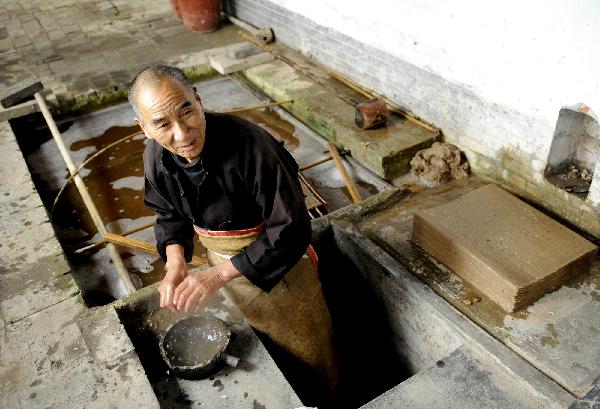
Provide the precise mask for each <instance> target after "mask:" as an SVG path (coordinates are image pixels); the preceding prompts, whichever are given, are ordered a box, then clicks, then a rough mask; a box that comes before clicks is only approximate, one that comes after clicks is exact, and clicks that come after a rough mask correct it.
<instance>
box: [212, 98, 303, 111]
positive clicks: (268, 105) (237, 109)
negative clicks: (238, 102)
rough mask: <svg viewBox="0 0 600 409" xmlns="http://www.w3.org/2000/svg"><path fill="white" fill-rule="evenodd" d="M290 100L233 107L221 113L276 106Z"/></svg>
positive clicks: (291, 100)
mask: <svg viewBox="0 0 600 409" xmlns="http://www.w3.org/2000/svg"><path fill="white" fill-rule="evenodd" d="M290 102H294V100H293V99H288V100H287V101H277V102H269V103H268V104H260V105H254V106H249V107H241V108H233V109H230V110H227V111H223V113H224V114H237V113H238V112H245V111H254V110H255V109H261V108H269V107H272V106H276V105H283V104H289V103H290Z"/></svg>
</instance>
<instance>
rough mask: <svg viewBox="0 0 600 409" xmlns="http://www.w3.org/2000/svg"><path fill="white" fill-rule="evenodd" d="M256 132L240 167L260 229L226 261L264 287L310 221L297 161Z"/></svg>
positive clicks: (296, 254) (282, 270) (291, 260)
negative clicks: (262, 226) (258, 214)
mask: <svg viewBox="0 0 600 409" xmlns="http://www.w3.org/2000/svg"><path fill="white" fill-rule="evenodd" d="M256 132H257V136H256V137H255V138H251V140H252V142H253V143H251V144H249V145H251V146H249V148H248V149H247V152H246V155H244V164H243V165H242V166H241V168H242V172H243V175H242V177H243V178H244V180H245V183H246V186H247V189H248V190H249V192H250V193H251V194H252V195H253V196H254V198H255V200H256V203H257V205H258V206H259V207H260V209H261V212H262V218H263V220H264V222H265V223H266V229H265V230H264V231H263V232H262V233H261V234H260V235H259V236H258V238H257V239H256V241H254V242H253V243H252V244H251V245H250V246H248V248H247V249H246V250H244V251H242V252H241V253H239V254H237V255H236V256H234V257H232V258H231V262H232V263H233V265H234V266H235V267H236V268H237V269H238V270H239V271H240V272H241V273H242V274H243V275H244V276H245V277H246V278H248V280H250V281H251V282H252V283H253V284H254V285H256V286H258V287H259V288H261V289H262V290H264V291H270V290H271V289H272V288H273V287H274V286H275V285H276V284H277V283H278V282H279V280H280V279H281V278H282V277H283V276H284V275H285V274H286V273H287V272H288V271H289V270H290V269H291V268H292V267H293V266H294V265H295V264H296V263H297V262H298V260H299V259H300V258H301V257H302V255H303V254H304V253H305V251H306V248H307V247H308V245H309V243H310V237H311V225H310V218H309V216H308V212H307V210H306V204H305V202H304V194H303V193H302V188H301V186H300V181H299V180H298V165H297V164H296V162H295V160H294V159H293V158H292V156H291V155H290V154H289V152H287V150H286V149H285V148H284V147H283V146H281V144H280V143H279V142H277V141H276V140H275V139H274V138H273V137H272V136H271V135H270V134H269V133H268V132H267V131H265V130H263V129H262V128H258V127H257V131H256Z"/></svg>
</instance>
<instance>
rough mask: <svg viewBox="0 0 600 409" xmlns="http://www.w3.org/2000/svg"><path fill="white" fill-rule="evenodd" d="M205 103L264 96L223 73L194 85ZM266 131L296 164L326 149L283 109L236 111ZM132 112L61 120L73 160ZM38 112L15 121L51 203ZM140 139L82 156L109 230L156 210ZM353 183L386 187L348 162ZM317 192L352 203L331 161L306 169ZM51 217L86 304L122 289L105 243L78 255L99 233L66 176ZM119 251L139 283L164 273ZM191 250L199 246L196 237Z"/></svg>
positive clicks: (55, 173)
mask: <svg viewBox="0 0 600 409" xmlns="http://www.w3.org/2000/svg"><path fill="white" fill-rule="evenodd" d="M197 88H198V89H199V93H200V94H201V96H202V98H203V101H204V104H205V106H206V109H207V110H209V111H218V112H221V111H224V110H227V109H232V108H236V107H245V106H254V105H257V104H260V103H263V102H264V101H263V100H261V99H260V98H259V97H260V95H258V96H257V95H256V94H254V93H253V91H252V90H251V89H249V88H247V87H246V86H245V85H244V84H239V83H236V82H234V81H233V80H231V79H229V78H220V79H217V80H213V81H208V82H204V83H199V84H197ZM240 115H241V116H244V117H246V118H248V119H249V120H251V121H254V122H256V123H258V124H260V125H262V126H264V127H266V128H267V129H268V130H270V131H271V133H272V134H273V135H274V136H275V137H276V138H277V139H279V140H280V141H282V143H283V144H284V146H285V147H286V148H287V149H288V150H289V151H290V152H291V153H292V155H293V156H294V157H295V159H296V160H297V162H298V163H299V164H300V166H304V165H306V164H310V163H314V162H315V161H317V160H319V159H321V158H323V157H325V156H327V152H326V149H325V148H324V147H323V146H322V144H321V142H320V141H319V137H318V136H316V135H315V134H314V133H313V132H312V131H311V130H309V129H308V128H306V127H305V126H304V125H302V124H301V123H299V122H298V121H296V120H295V119H293V118H292V117H290V116H289V115H287V114H285V113H284V112H283V111H282V110H280V109H277V110H273V109H267V110H264V111H250V112H244V113H241V114H240ZM133 117H134V114H133V111H132V110H131V108H130V107H129V105H128V104H127V103H123V104H119V105H116V106H113V107H109V108H106V109H102V110H100V111H97V112H94V113H92V114H88V115H85V116H82V117H79V118H76V119H74V120H70V121H63V122H62V123H60V127H61V132H62V134H63V138H64V140H65V143H66V145H67V146H68V147H69V149H70V154H71V157H72V158H73V161H74V162H75V164H77V165H78V164H80V163H82V162H83V161H84V160H86V159H88V158H89V157H91V156H92V155H93V154H94V153H96V152H97V151H98V150H99V149H102V148H104V147H106V146H107V145H108V144H110V143H113V142H115V141H118V140H119V139H121V138H123V137H125V136H127V135H131V134H132V133H135V132H137V131H138V128H137V126H135V123H134V122H133ZM42 124H44V122H43V120H42V119H41V116H38V115H32V116H29V117H25V118H22V119H19V120H14V121H12V122H11V125H12V127H13V129H14V131H15V134H16V135H17V138H18V140H19V143H20V145H21V148H22V150H23V153H24V155H25V156H26V160H27V163H28V166H29V168H30V171H31V173H32V176H33V179H34V182H35V183H36V186H37V188H38V191H39V192H40V195H41V196H42V200H43V202H44V204H45V206H46V208H47V209H51V207H52V203H53V201H54V199H55V196H56V194H57V193H58V191H59V189H60V188H61V187H62V186H63V185H64V183H65V181H66V179H67V177H68V171H67V169H66V166H65V164H64V163H63V161H62V159H61V158H60V156H59V154H58V148H57V147H56V144H55V142H54V141H53V140H52V139H51V137H50V134H49V132H48V130H47V129H46V127H45V126H43V125H42ZM145 143H146V140H145V137H144V136H143V135H142V134H140V135H136V136H134V137H132V138H131V139H128V140H126V141H124V142H122V143H119V144H117V145H116V146H114V147H112V148H111V149H109V150H108V151H106V152H104V153H103V154H102V155H100V156H98V157H97V158H95V159H94V160H92V161H91V162H90V163H88V164H87V165H86V166H85V167H84V168H83V170H82V171H81V176H82V177H83V179H84V181H85V183H86V186H87V187H88V189H89V191H90V194H91V196H92V198H93V200H94V202H95V204H96V206H97V207H98V209H99V212H100V214H101V215H102V219H103V221H104V223H105V225H106V226H107V229H108V230H109V231H110V232H115V233H122V232H124V231H127V230H129V229H132V228H136V227H138V226H142V225H145V224H148V223H151V222H153V220H154V214H153V212H152V211H151V210H149V209H147V208H146V207H145V206H144V204H143V191H142V189H143V164H142V152H143V150H144V146H145ZM351 171H352V173H354V175H355V177H356V179H357V182H358V185H359V190H360V192H361V194H362V196H363V197H364V198H366V197H368V196H370V195H371V194H373V193H376V192H378V191H381V190H382V189H385V188H386V184H385V182H383V181H382V180H381V179H378V178H377V177H376V176H373V175H372V174H370V172H368V171H367V170H365V169H363V168H360V167H359V166H352V169H351ZM304 175H305V176H306V178H307V179H309V180H310V181H311V182H312V183H313V185H314V186H315V188H316V189H317V191H318V192H319V193H320V194H321V195H322V196H323V197H324V199H325V200H326V201H327V202H328V205H327V207H328V209H327V210H328V211H332V210H335V209H337V208H339V207H342V206H345V205H347V204H349V203H351V200H350V198H349V194H348V191H347V188H346V187H345V186H344V183H343V180H342V179H341V177H340V176H339V172H338V171H337V169H336V168H335V165H334V163H333V161H329V162H326V163H323V164H321V165H319V166H315V167H313V168H311V169H309V170H306V171H305V172H304ZM52 222H53V225H54V228H55V230H56V233H57V236H58V238H59V241H60V242H61V244H62V246H63V249H64V251H65V254H66V255H67V258H68V260H69V263H70V265H71V268H72V274H73V276H74V278H75V280H76V282H77V284H78V286H79V287H80V289H81V290H82V294H83V296H84V299H85V300H86V302H87V303H88V305H102V304H106V303H108V302H111V301H114V300H115V299H118V298H120V297H122V296H124V295H125V290H124V288H123V286H122V284H121V283H120V281H119V280H118V278H117V275H116V273H115V271H114V268H113V267H112V265H111V260H110V258H109V257H108V255H107V251H106V250H105V249H104V248H103V246H98V247H95V248H91V249H89V250H87V251H84V252H82V253H80V254H77V253H76V250H78V249H81V248H82V247H86V246H87V245H90V244H92V243H94V242H97V241H99V240H100V239H101V237H100V235H99V234H97V232H96V229H95V227H94V225H93V223H92V221H91V219H90V218H89V215H88V213H87V211H86V209H85V207H84V205H83V203H82V201H81V200H80V197H79V193H78V192H77V190H76V188H75V187H74V185H73V184H72V183H71V184H69V185H68V186H67V188H66V189H65V191H64V192H63V194H62V196H61V198H60V200H59V201H58V203H57V205H56V208H55V209H54V212H53V214H52ZM129 237H131V238H133V239H137V240H143V241H146V242H154V235H153V229H152V228H147V229H145V230H142V231H139V232H136V233H134V234H132V235H130V236H129ZM120 250H121V252H120V254H121V257H122V258H123V259H124V263H125V265H126V267H127V268H128V270H129V272H130V274H131V275H132V278H133V279H134V282H135V283H136V285H137V286H138V288H139V287H142V286H147V285H150V284H152V283H154V282H157V281H159V280H160V279H162V276H163V274H164V268H163V263H162V260H160V258H159V257H158V256H153V255H148V254H144V253H141V252H138V251H135V250H129V249H125V248H121V249H120ZM195 254H196V255H199V256H202V255H203V249H202V247H201V246H200V245H199V243H196V249H195Z"/></svg>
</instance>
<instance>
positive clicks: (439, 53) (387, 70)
mask: <svg viewBox="0 0 600 409" xmlns="http://www.w3.org/2000/svg"><path fill="white" fill-rule="evenodd" d="M379 3H382V4H383V3H385V2H384V1H380V0H375V1H374V2H372V3H370V4H366V3H364V4H363V6H364V7H363V8H364V11H365V13H367V12H370V11H372V10H370V9H371V8H374V7H377V6H378V5H379ZM434 3H436V2H435V1H434ZM438 3H439V4H438ZM462 3H464V2H459V3H458V4H459V5H460V4H462ZM385 4H388V3H385ZM436 4H437V5H436ZM436 4H433V5H429V6H427V5H424V2H422V1H421V2H420V1H418V0H413V1H409V2H407V3H406V4H404V3H403V7H398V10H391V11H388V12H386V11H385V10H384V9H381V10H379V14H378V16H380V17H381V20H382V22H381V24H375V25H374V26H373V27H365V25H364V24H363V23H362V22H361V21H360V19H361V15H360V12H358V11H357V8H356V7H357V2H355V1H350V2H349V3H344V6H341V5H339V3H334V2H319V3H318V4H315V3H311V2H307V3H294V2H290V1H288V0H271V1H269V0H230V1H229V2H228V3H227V5H226V6H225V8H226V10H227V11H228V12H230V13H231V14H233V15H236V16H237V17H238V18H240V19H242V20H245V21H247V22H249V23H251V24H253V25H255V26H258V27H271V28H273V30H274V32H275V36H276V38H277V39H278V40H279V41H281V42H283V43H284V44H286V45H288V46H290V47H292V48H294V49H296V50H298V51H300V52H302V53H303V54H304V55H306V56H308V57H310V58H312V59H314V60H316V61H318V62H320V63H322V64H324V65H327V66H329V67H331V68H333V69H335V70H337V71H339V72H341V73H343V74H345V75H347V76H348V77H350V78H352V79H354V80H356V81H357V82H360V83H361V84H363V85H365V86H366V87H367V88H370V89H373V90H375V91H376V92H378V93H381V94H384V95H386V96H387V97H388V98H390V99H391V100H393V101H395V102H396V103H398V104H399V105H401V106H404V107H406V108H408V109H410V110H411V111H412V112H414V113H415V114H417V115H418V116H420V117H422V118H423V119H424V120H426V121H427V122H430V123H433V124H435V125H436V126H437V127H439V128H441V129H442V131H443V133H444V135H445V139H446V140H447V141H448V142H451V143H454V144H456V145H457V146H459V147H460V148H461V149H463V150H464V151H465V152H466V154H467V157H468V158H469V160H470V161H471V163H472V165H473V167H474V169H475V170H476V171H479V172H481V173H483V174H486V175H488V176H490V177H492V178H494V179H496V180H498V181H500V182H502V183H505V184H510V185H511V186H513V187H514V186H521V187H522V188H520V189H514V190H519V193H521V194H524V195H526V196H529V197H530V198H532V199H533V200H535V201H538V202H540V203H542V204H543V205H545V206H547V207H549V208H551V209H552V210H553V211H555V212H557V213H558V214H561V215H563V216H564V217H566V218H568V219H572V218H571V217H570V216H568V215H570V214H581V212H582V210H581V208H582V207H584V208H585V209H586V210H584V212H585V213H586V214H588V216H589V217H590V218H591V217H593V216H594V215H595V214H596V213H595V212H596V210H595V209H594V206H597V205H598V203H584V202H583V201H581V200H579V201H578V200H574V199H572V198H569V197H567V196H564V195H562V192H556V193H552V192H553V191H554V190H553V189H554V188H553V187H552V186H546V184H547V181H546V180H545V178H544V174H543V173H544V169H545V167H546V163H547V160H548V156H549V153H550V148H551V145H552V140H553V136H554V134H555V128H556V121H557V118H558V115H559V111H560V109H561V108H562V107H563V105H569V104H575V103H577V102H586V103H588V104H589V105H591V106H592V108H594V105H598V107H597V108H596V109H600V86H598V87H597V88H596V89H591V88H589V87H590V86H594V84H598V80H599V79H600V76H597V75H596V76H592V75H591V72H589V71H591V69H592V68H593V67H595V66H596V65H597V66H598V67H599V69H600V60H599V59H597V58H595V57H593V56H592V55H591V54H589V55H588V54H586V53H584V52H583V51H581V50H580V51H581V52H580V53H579V54H577V51H575V53H576V54H575V55H578V56H580V57H581V61H579V65H577V64H576V61H575V60H573V61H571V60H569V62H568V64H567V65H566V66H561V65H560V62H561V61H562V60H563V59H564V58H563V57H564V56H567V55H569V53H571V54H572V52H571V51H569V50H570V49H571V48H570V47H569V46H568V44H566V43H565V41H567V40H564V41H563V40H561V39H560V37H557V36H558V34H556V33H554V31H556V30H557V29H561V30H562V29H563V28H565V27H566V28H568V27H571V26H572V27H575V28H574V30H575V29H577V30H579V28H577V27H576V26H577V25H581V26H583V25H584V24H583V22H580V21H567V19H566V17H565V16H566V15H567V14H568V13H569V10H563V11H564V13H562V12H561V10H560V9H559V8H560V7H563V6H559V5H554V7H555V8H557V10H553V9H552V7H550V8H549V11H546V12H545V14H543V16H545V17H546V18H547V19H548V22H550V20H552V21H551V22H552V27H554V28H553V29H552V30H554V31H552V30H550V29H548V30H549V31H548V32H547V33H546V34H547V35H546V37H547V38H544V35H542V34H539V35H534V34H532V35H531V37H532V38H530V37H527V38H525V37H523V38H519V36H522V35H523V33H522V32H518V31H517V30H512V28H511V26H510V21H509V22H506V21H504V20H506V19H504V18H503V17H498V20H503V21H502V22H499V23H498V22H497V24H496V26H495V27H491V28H490V29H489V30H492V29H496V30H498V31H499V32H498V33H495V34H489V33H486V32H484V31H479V33H480V34H481V35H482V36H483V35H487V36H488V37H490V36H491V37H493V38H494V36H495V37H497V38H500V39H502V38H503V36H504V35H505V34H506V35H507V36H508V35H509V34H510V33H511V32H512V31H515V33H514V36H516V38H513V39H511V40H510V41H512V43H510V44H512V45H513V46H514V45H515V44H519V41H521V40H522V42H523V43H524V44H525V45H524V46H523V49H515V50H512V51H511V50H506V49H504V50H502V49H496V48H498V47H501V46H502V47H503V46H504V43H502V42H501V41H500V40H499V43H498V44H485V42H482V41H480V42H479V43H478V44H475V43H476V37H477V32H475V31H474V32H473V33H472V34H473V36H475V40H473V43H474V45H473V48H472V50H471V49H470V48H469V46H470V44H466V45H465V50H461V52H462V54H461V53H458V54H457V55H456V56H450V57H448V55H445V53H446V50H445V49H444V48H442V47H441V46H440V48H435V45H436V44H435V41H442V40H444V41H445V42H446V43H451V42H452V38H454V36H456V34H457V33H453V32H447V33H445V32H442V33H441V34H440V33H439V31H440V30H441V31H443V29H440V28H436V27H435V26H434V24H435V23H436V21H437V22H439V21H442V22H443V21H445V20H443V19H446V18H447V16H440V15H436V14H435V13H438V14H440V12H439V11H438V10H437V9H436V10H433V9H435V8H436V7H438V8H442V9H443V8H444V7H446V6H444V5H443V2H437V3H436ZM353 7H354V8H353ZM404 7H406V8H407V9H409V8H410V7H413V8H412V9H410V10H409V11H410V12H414V14H415V18H416V19H420V20H419V22H421V21H422V24H423V25H424V26H427V25H429V26H428V27H425V28H424V29H423V31H422V32H421V34H422V35H424V36H425V38H426V39H427V33H428V32H429V31H428V30H436V29H437V30H438V33H437V34H436V35H437V37H435V36H432V37H431V38H428V40H429V41H430V43H429V44H428V48H426V47H423V48H424V51H419V50H417V48H418V47H419V44H418V41H419V38H417V37H415V38H414V44H415V50H413V51H411V50H408V49H407V46H406V43H407V41H408V40H410V41H409V42H412V41H413V39H412V37H410V33H403V31H402V30H403V27H402V25H403V24H406V23H407V21H408V20H407V18H406V16H403V17H404V19H403V20H402V19H400V16H401V14H396V15H392V14H393V13H404V14H406V13H407V12H408V11H406V10H405V9H404ZM427 7H429V8H428V9H427ZM447 7H450V6H447ZM452 7H454V6H452ZM452 7H450V8H452ZM459 7H460V6H457V8H459ZM462 7H463V8H465V7H467V8H468V7H471V6H468V5H467V6H465V4H462ZM486 7H488V6H486ZM527 7H529V6H527ZM532 7H533V6H532ZM564 7H566V6H564ZM582 7H584V6H582ZM585 7H587V8H589V11H588V12H587V13H588V14H589V16H590V17H588V19H589V18H592V16H594V15H598V16H600V6H599V7H596V6H594V5H590V4H587V6H585ZM336 8H337V9H336ZM482 8H484V7H483V6H482ZM334 9H335V10H334ZM577 10H578V11H576V12H574V13H575V14H576V15H577V16H581V15H584V16H585V10H584V9H577ZM582 10H583V11H582ZM446 11H447V10H442V13H444V12H446ZM459 11H460V10H459ZM459 11H458V12H459ZM534 11H535V10H534ZM451 12H452V11H450V12H449V13H451ZM480 12H481V8H480ZM554 12H558V14H559V15H560V16H559V17H557V16H555V15H553V14H552V13H554ZM319 13H320V14H319ZM492 13H493V11H492ZM339 14H343V15H342V16H339ZM371 14H373V13H371ZM554 14H556V13H554ZM375 15H377V14H375ZM390 15H391V17H390ZM307 16H310V18H309V17H307ZM396 16H398V24H397V25H398V26H399V27H400V28H398V27H396V26H395V25H394V24H393V21H394V18H395V17H396ZM430 17H431V21H428V18H430ZM486 17H488V18H489V19H490V20H493V16H486ZM563 17H565V18H563ZM328 18H330V20H331V21H328ZM365 18H367V17H365ZM473 18H474V19H475V20H477V16H476V15H475V16H473ZM514 18H515V21H519V22H520V23H521V24H522V27H521V29H522V30H527V27H528V26H527V24H529V23H528V21H527V20H526V19H525V20H523V18H524V16H519V15H515V16H514ZM560 18H562V19H563V20H556V19H560ZM463 21H466V22H470V20H469V19H466V20H463ZM493 23H494V22H493V21H491V23H490V24H492V25H493ZM541 23H542V24H541V26H548V27H550V25H549V24H546V22H544V21H542V22H541ZM563 23H564V24H563ZM353 24H354V25H355V27H356V29H355V30H352V25H353ZM469 24H470V23H469ZM477 24H483V26H482V27H486V24H487V22H486V21H484V22H483V23H481V22H478V23H477ZM502 24H503V25H502ZM532 24H533V23H532ZM562 26H564V27H562ZM588 26H589V24H588ZM592 26H593V25H592ZM592 26H590V27H592ZM414 27H415V26H414V25H413V29H414ZM593 27H596V26H593ZM480 28H481V27H480ZM531 28H532V29H534V28H535V27H534V26H531ZM419 29H420V28H419ZM457 29H460V27H459V28H457ZM489 30H488V31H489ZM503 30H505V31H503ZM511 30H512V31H511ZM590 30H591V32H592V34H593V35H592V36H588V37H589V38H588V37H586V38H584V39H582V40H581V41H583V42H584V43H589V42H590V41H593V38H595V37H598V39H599V40H600V30H598V29H596V28H591V29H590ZM377 31H378V32H379V34H381V37H382V38H381V40H380V39H379V38H377V37H376V36H374V35H373V33H374V32H377ZM463 31H465V30H463ZM530 31H531V30H530ZM534 31H535V30H534ZM551 31H552V32H551ZM563 31H564V30H563ZM349 33H350V34H349ZM423 33H424V34H423ZM404 34H406V35H404ZM463 34H464V33H463ZM467 34H468V33H467ZM386 36H387V37H390V36H391V37H394V38H392V39H390V38H383V37H386ZM444 36H446V37H447V38H448V39H444ZM594 36H595V37H594ZM536 37H537V38H536ZM557 38H558V39H557ZM407 39H408V40H407ZM440 39H442V40H440ZM395 40H397V41H398V47H397V49H396V48H394V41H395ZM459 40H462V41H463V42H468V41H469V39H468V35H467V36H465V35H462V36H459V39H458V40H456V41H459ZM432 42H433V43H432ZM507 44H508V43H507ZM553 45H554V46H555V48H556V47H564V48H565V50H564V54H563V57H561V53H562V50H556V49H551V47H552V46H553ZM477 47H479V48H477ZM536 47H537V48H538V49H536ZM449 49H452V50H453V51H454V52H456V50H457V48H456V47H455V48H452V47H450V48H449ZM488 49H491V50H488ZM407 50H408V51H407ZM482 50H484V51H485V53H487V54H485V53H483V51H482ZM419 52H421V53H422V54H424V55H419ZM502 53H504V54H503V55H502ZM446 54H447V53H446ZM499 54H501V55H499ZM490 55H492V56H495V58H497V60H495V61H492V62H486V61H483V62H482V61H480V60H481V59H485V58H486V56H488V57H489V56H490ZM453 58H455V59H453ZM561 58H562V59H561ZM469 59H471V60H469ZM465 60H466V61H465ZM504 60H507V61H506V65H504V66H501V67H497V68H496V70H497V71H498V72H496V73H493V74H494V75H495V77H494V76H491V74H490V73H489V72H487V71H486V69H485V67H489V66H491V65H494V64H501V63H502V62H503V61H504ZM521 61H522V64H523V67H522V68H523V71H525V72H524V73H523V75H526V77H524V78H523V75H521V76H519V75H520V72H519V69H518V67H516V68H515V67H514V65H515V64H519V63H520V62H521ZM546 62H548V64H547V66H542V64H544V63H546ZM470 63H472V64H473V65H478V66H479V68H478V70H475V69H473V70H472V71H473V73H474V74H473V75H469V74H470V73H471V71H470V70H469V68H468V67H469V64H470ZM486 64H487V66H486ZM552 64H554V65H556V66H553V65H552ZM573 64H575V65H573ZM453 65H456V66H457V67H459V68H455V67H454V66H453ZM482 67H483V68H482ZM573 67H579V68H578V70H579V73H580V74H581V77H578V78H575V76H569V77H567V76H565V74H566V72H565V71H569V70H573ZM461 70H462V71H461ZM553 70H554V71H553ZM599 72H600V71H599ZM475 74H477V75H475ZM538 77H540V78H541V79H540V78H538ZM590 79H592V80H593V81H595V82H590V83H589V84H588V85H589V86H586V85H585V80H590ZM549 81H550V82H552V81H553V82H552V83H548V84H547V85H546V83H547V82H549ZM529 83H532V84H533V85H531V86H529V85H528V84H529ZM579 98H581V99H582V100H581V101H580V100H578V99H579ZM594 103H597V104H594ZM588 156H589V155H588ZM596 176H600V175H596ZM509 179H510V183H508V182H509ZM515 181H518V183H517V182H515ZM599 185H600V184H599ZM552 194H556V196H557V197H559V198H560V199H559V200H561V201H562V202H561V203H563V202H564V206H574V207H575V208H577V209H578V210H573V211H572V210H568V211H567V210H565V208H562V209H559V207H561V206H562V207H564V206H563V205H556V203H555V200H551V202H552V203H554V204H548V201H546V199H543V198H545V197H548V195H552ZM592 197H595V195H590V200H592V199H591V198H592ZM557 206H558V207H557ZM597 231H599V232H600V225H599V228H598V230H597Z"/></svg>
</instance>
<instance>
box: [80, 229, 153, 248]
mask: <svg viewBox="0 0 600 409" xmlns="http://www.w3.org/2000/svg"><path fill="white" fill-rule="evenodd" d="M155 224H156V222H150V223H146V224H142V225H141V226H138V227H134V228H133V229H129V230H125V231H124V232H122V233H120V234H121V236H129V235H130V234H133V233H137V232H138V231H141V230H145V229H147V228H148V227H152V226H154V225H155ZM104 243H106V241H105V240H100V241H97V242H95V243H92V244H89V245H87V246H85V247H81V248H79V249H77V250H75V251H74V252H73V253H75V254H80V253H83V252H84V251H88V250H91V249H93V248H95V247H98V246H101V245H103V244H104Z"/></svg>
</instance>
